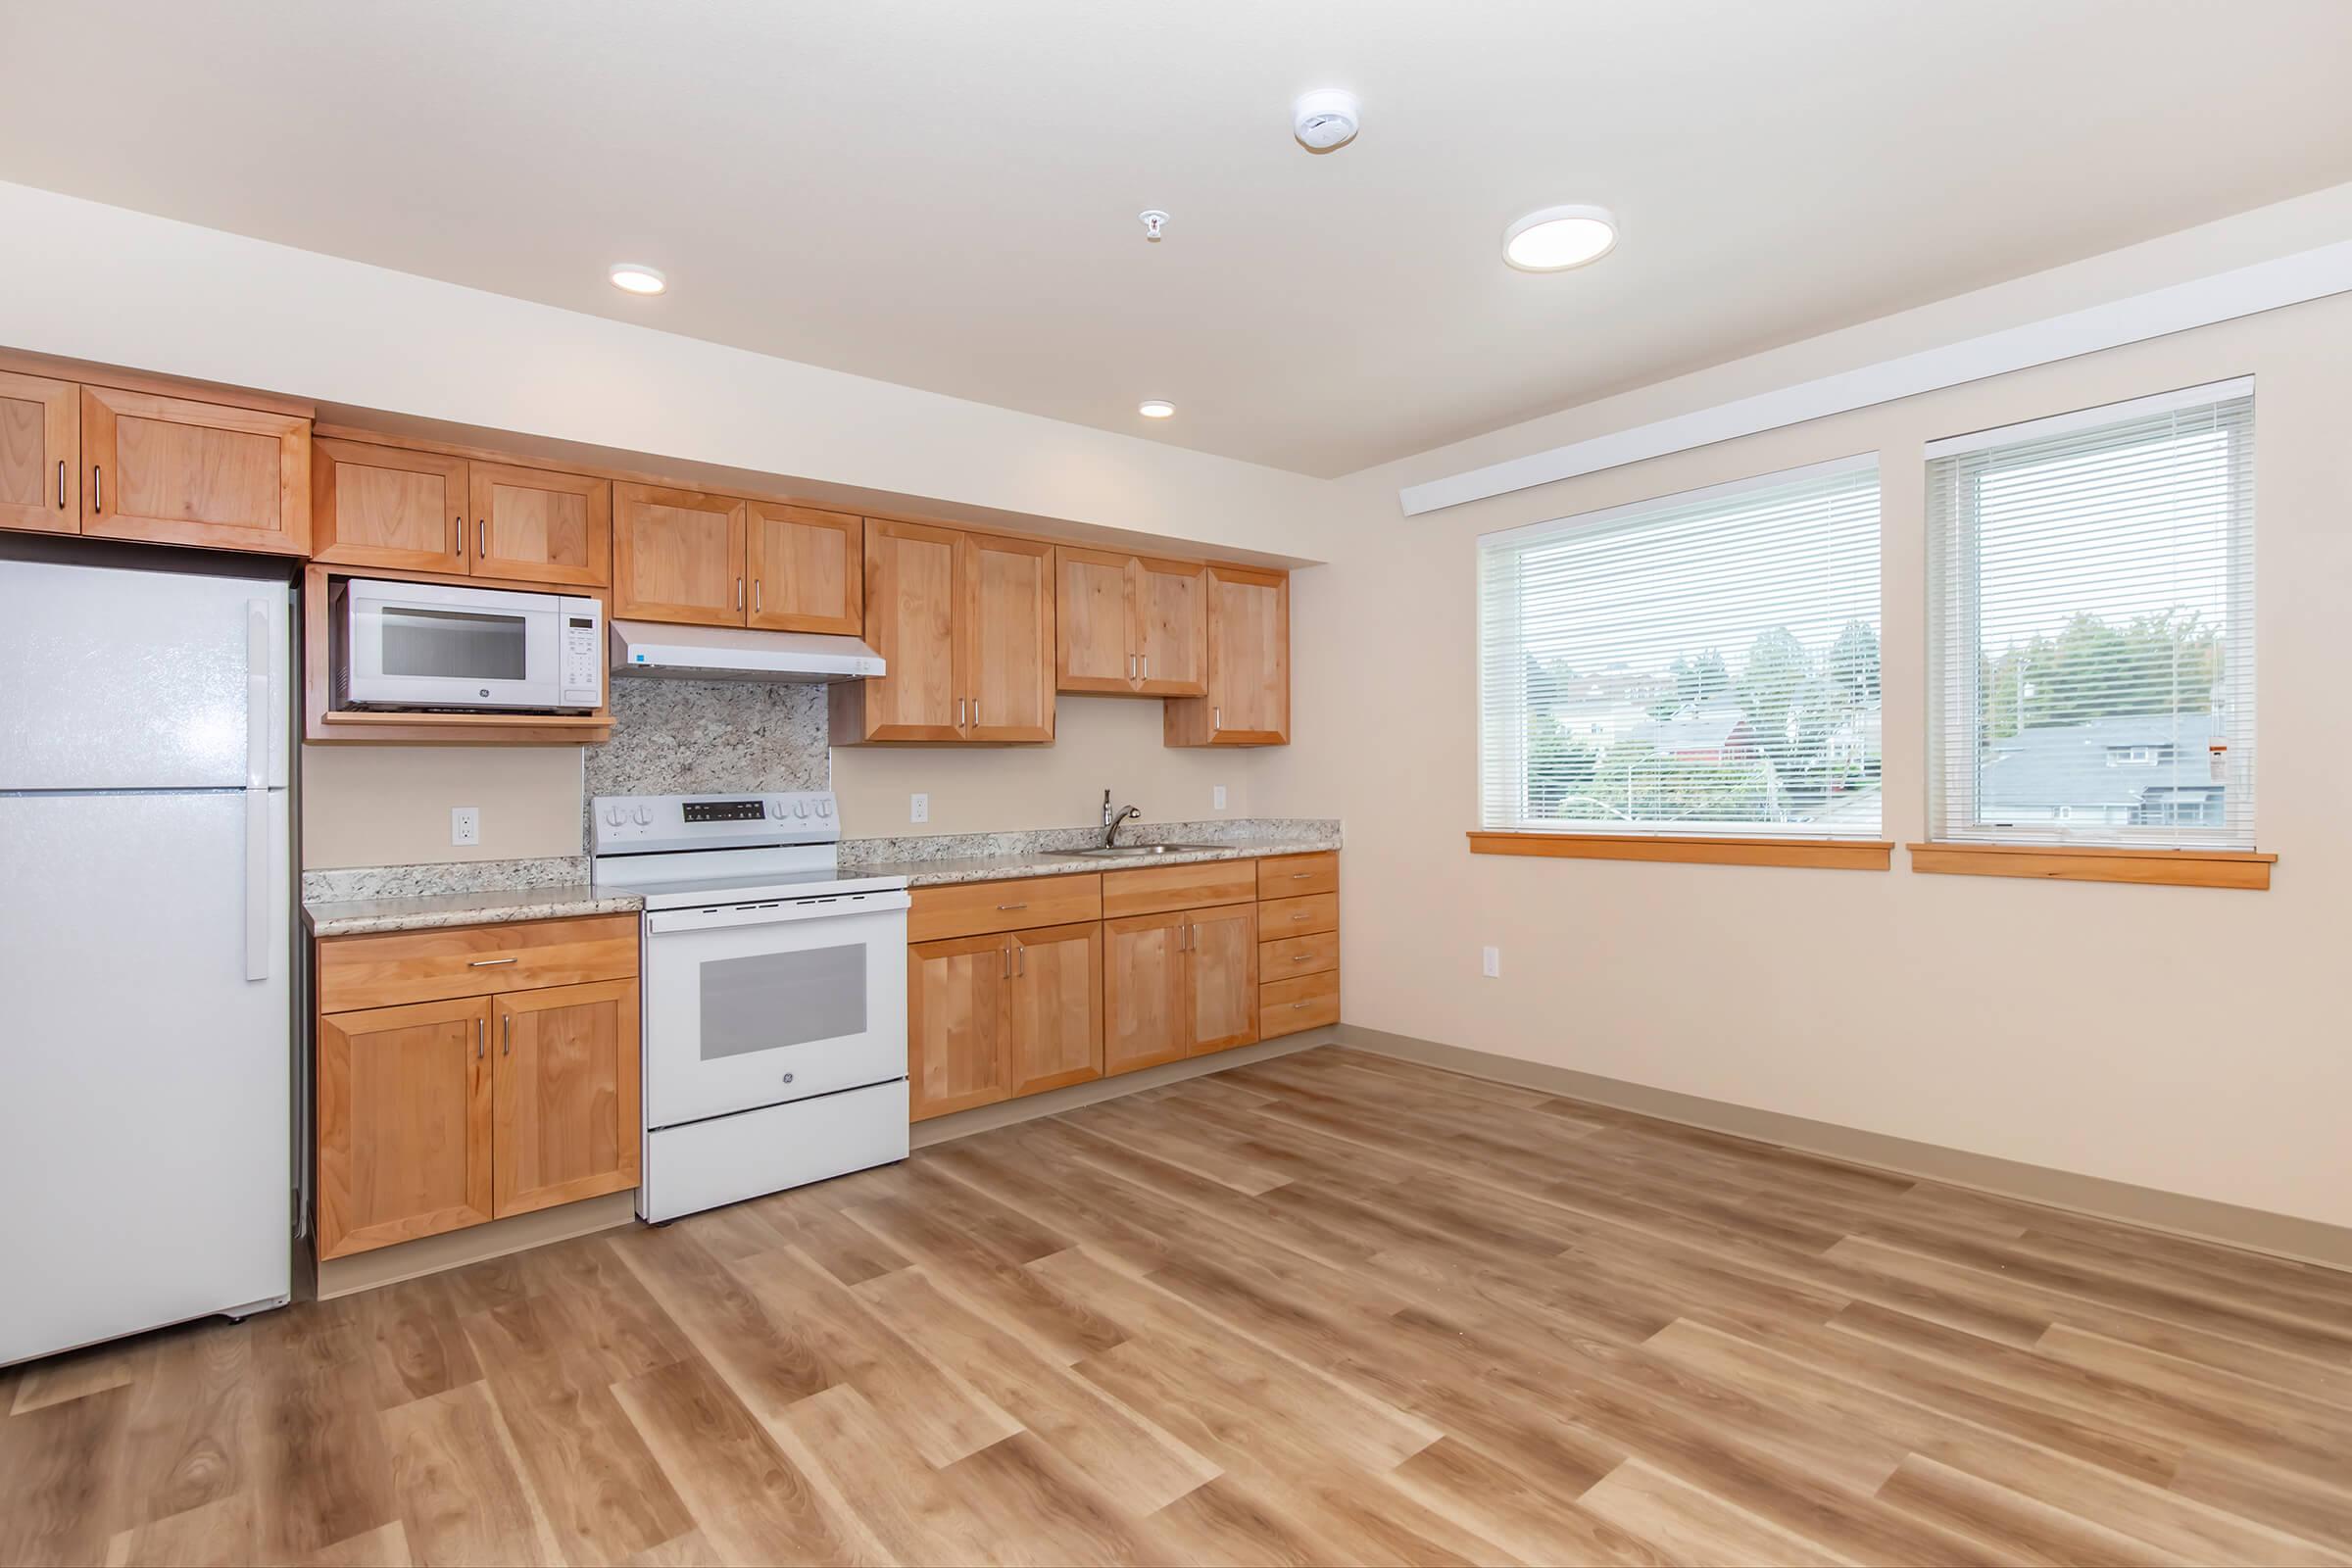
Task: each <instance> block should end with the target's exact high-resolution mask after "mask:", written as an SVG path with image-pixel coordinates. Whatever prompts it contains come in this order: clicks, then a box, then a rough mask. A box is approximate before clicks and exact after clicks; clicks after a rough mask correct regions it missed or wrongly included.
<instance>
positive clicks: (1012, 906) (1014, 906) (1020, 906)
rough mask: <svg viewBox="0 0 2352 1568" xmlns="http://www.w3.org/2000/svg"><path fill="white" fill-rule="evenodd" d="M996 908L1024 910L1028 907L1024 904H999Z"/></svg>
mask: <svg viewBox="0 0 2352 1568" xmlns="http://www.w3.org/2000/svg"><path fill="white" fill-rule="evenodd" d="M997 907H998V908H1000V909H1026V908H1027V907H1029V906H1028V905H1026V904H1000V905H998V906H997Z"/></svg>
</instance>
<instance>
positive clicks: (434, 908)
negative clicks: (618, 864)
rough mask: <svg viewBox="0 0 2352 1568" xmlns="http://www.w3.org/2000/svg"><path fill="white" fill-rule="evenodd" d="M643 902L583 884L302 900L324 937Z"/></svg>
mask: <svg viewBox="0 0 2352 1568" xmlns="http://www.w3.org/2000/svg"><path fill="white" fill-rule="evenodd" d="M644 907H645V901H644V900H643V899H641V898H639V897H638V896H637V895H636V894H634V893H606V894H599V893H598V892H597V891H596V890H595V889H594V888H591V887H590V886H589V885H588V884H587V883H585V882H572V883H559V884H557V885H554V886H548V887H528V888H477V889H473V890H471V891H468V892H465V893H412V894H406V895H401V896H395V897H386V898H374V899H326V900H319V901H315V902H314V901H305V902H304V904H303V907H302V908H303V912H304V913H305V914H306V915H308V916H309V917H310V922H311V930H312V932H313V933H314V934H316V935H318V936H322V937H349V936H358V935H361V934H363V933H366V932H372V931H426V930H430V929H432V928H434V927H436V926H447V925H498V924H503V923H505V922H507V921H512V920H561V919H564V918H566V917H567V916H570V915H575V914H635V913H636V912H637V911H638V910H639V909H642V908H644Z"/></svg>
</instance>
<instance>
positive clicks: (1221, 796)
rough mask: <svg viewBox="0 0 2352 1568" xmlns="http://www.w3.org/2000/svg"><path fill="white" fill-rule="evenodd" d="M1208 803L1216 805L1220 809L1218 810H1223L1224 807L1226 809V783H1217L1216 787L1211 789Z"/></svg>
mask: <svg viewBox="0 0 2352 1568" xmlns="http://www.w3.org/2000/svg"><path fill="white" fill-rule="evenodd" d="M1208 804H1209V805H1210V806H1212V807H1214V808H1215V809H1218V810H1220V811H1222V810H1223V809H1225V786H1224V785H1222V784H1219V785H1217V786H1216V787H1215V788H1213V789H1211V790H1210V791H1209V792H1208Z"/></svg>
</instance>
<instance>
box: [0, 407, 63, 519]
mask: <svg viewBox="0 0 2352 1568" xmlns="http://www.w3.org/2000/svg"><path fill="white" fill-rule="evenodd" d="M80 431H81V389H80V388H79V387H77V386H75V385H73V383H72V382H71V381H51V380H47V379H45V378H44V377H41V376H37V375H13V374H10V373H8V372H6V371H0V528H37V529H39V530H40V531H41V532H43V533H73V532H76V531H77V530H79V528H80V527H81V442H80Z"/></svg>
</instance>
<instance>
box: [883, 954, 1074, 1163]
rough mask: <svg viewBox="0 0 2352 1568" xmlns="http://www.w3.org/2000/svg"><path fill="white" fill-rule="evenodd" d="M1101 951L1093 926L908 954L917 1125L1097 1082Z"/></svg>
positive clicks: (910, 1070) (911, 1083) (910, 1062)
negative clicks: (1092, 1080) (1019, 1097)
mask: <svg viewBox="0 0 2352 1568" xmlns="http://www.w3.org/2000/svg"><path fill="white" fill-rule="evenodd" d="M1102 945H1103V928H1102V927H1101V926H1100V925H1097V924H1095V923H1094V922H1092V921H1088V922H1086V923H1084V924H1079V925H1060V926H1044V927H1039V928H1037V929H1033V930H1027V931H1012V932H1004V933H991V934H988V935H985V936H973V937H955V938H950V939H948V940H945V941H940V942H920V943H916V944H915V945H913V946H912V947H910V948H908V949H907V1079H908V1088H909V1099H910V1101H911V1111H910V1114H911V1116H912V1118H913V1119H914V1120H916V1121H922V1120H924V1119H925V1118H927V1117H931V1116H944V1115H946V1114H948V1113H949V1112H950V1111H956V1110H969V1109H970V1108H972V1107H973V1106H974V1105H987V1104H994V1103H996V1102H998V1101H1000V1100H1006V1099H1010V1098H1011V1097H1013V1096H1015V1095H1033V1094H1037V1093H1039V1092H1040V1091H1043V1090H1047V1089H1059V1088H1062V1087H1063V1086H1065V1085H1068V1084H1075V1083H1084V1082H1085V1081H1087V1080H1088V1079H1090V1078H1099V1077H1101V1076H1102V1075H1103V966H1102Z"/></svg>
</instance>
